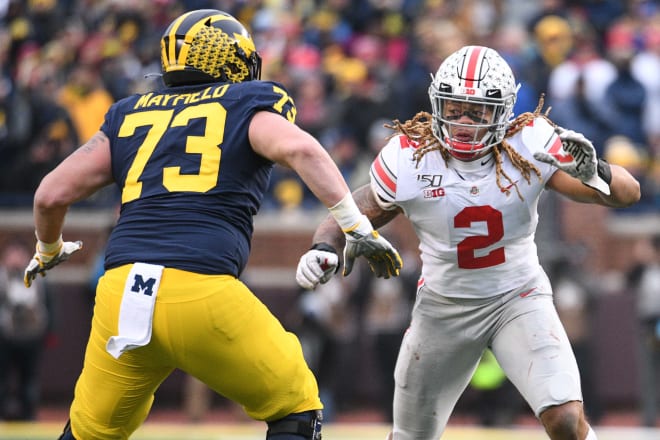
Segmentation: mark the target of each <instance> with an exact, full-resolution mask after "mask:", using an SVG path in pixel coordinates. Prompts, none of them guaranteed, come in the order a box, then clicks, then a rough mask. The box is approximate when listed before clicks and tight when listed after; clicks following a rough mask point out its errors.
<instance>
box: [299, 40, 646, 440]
mask: <svg viewBox="0 0 660 440" xmlns="http://www.w3.org/2000/svg"><path fill="white" fill-rule="evenodd" d="M517 90H518V86H517V85H516V82H515V79H514V76H513V73H512V71H511V69H510V67H509V66H508V65H507V63H506V62H505V61H504V60H503V59H502V58H501V57H500V55H499V54H498V53H497V52H496V51H495V50H493V49H490V48H486V47H481V46H467V47H463V48H461V49H460V50H458V51H456V52H455V53H453V54H452V55H450V56H449V57H447V59H446V60H445V61H444V62H443V63H442V64H441V65H440V67H439V69H438V71H437V73H436V74H435V75H434V76H433V79H432V83H431V86H430V88H429V97H430V99H431V104H432V111H433V113H432V114H428V113H426V112H422V113H419V114H417V115H416V116H415V117H414V118H413V119H411V120H409V121H406V122H405V123H400V122H399V121H394V124H393V125H392V126H391V127H390V128H393V129H394V130H395V133H394V134H393V136H392V137H391V138H390V139H389V142H388V143H387V144H386V145H385V147H384V148H383V149H382V151H381V152H380V154H378V156H377V157H376V159H375V160H374V161H373V164H372V166H371V171H370V177H371V183H370V185H365V186H364V187H362V188H359V189H357V190H356V191H354V198H355V200H356V201H357V203H358V206H359V207H360V209H361V210H362V211H363V212H364V213H365V214H366V215H367V216H368V217H369V219H370V220H371V222H372V223H373V224H374V226H375V227H381V226H383V225H384V224H386V223H387V222H389V221H391V220H392V219H393V218H394V217H396V216H397V215H399V214H403V215H405V216H406V217H408V219H409V220H410V222H411V223H412V225H413V227H414V229H415V231H416V233H417V236H418V238H419V241H420V245H419V250H420V254H421V260H422V271H421V277H420V280H419V283H418V286H419V287H418V292H417V299H416V303H415V306H414V309H413V312H412V320H411V323H410V327H409V329H408V331H407V332H406V335H405V337H404V340H403V342H402V345H401V348H400V352H399V357H398V361H397V365H396V368H395V371H394V377H395V381H396V390H395V396H394V402H393V412H394V414H393V415H394V423H393V430H392V433H391V434H390V436H389V438H390V439H393V440H413V439H414V440H437V439H438V438H440V436H441V435H442V433H443V431H444V429H445V427H446V425H447V421H448V419H449V417H450V414H451V412H452V411H453V408H454V406H455V404H456V402H457V400H458V399H459V397H460V396H461V394H462V393H463V391H464V390H465V388H466V386H467V385H468V383H469V381H470V378H471V377H472V374H473V373H474V371H475V368H476V367H477V364H478V362H479V359H480V358H481V355H482V354H483V352H484V350H485V349H486V348H490V349H491V350H492V351H493V353H494V354H495V356H496V357H497V360H498V362H499V364H500V365H501V367H502V368H503V370H504V371H505V372H506V374H507V376H508V378H509V379H510V380H511V381H512V382H513V383H514V384H515V386H516V387H517V388H518V390H519V391H520V393H521V394H522V396H523V397H524V398H525V400H526V401H527V402H528V404H529V405H530V407H531V408H532V410H533V411H534V414H535V415H536V416H537V417H538V418H539V419H540V421H541V423H542V424H543V426H544V427H545V430H546V432H547V434H548V435H549V437H550V438H551V439H553V440H560V439H561V440H569V439H571V440H575V439H579V440H585V439H587V440H594V439H596V434H595V433H594V431H593V430H592V429H591V427H590V426H589V424H588V422H587V421H586V419H585V415H584V410H583V405H582V392H581V388H580V377H579V372H578V367H577V364H576V361H575V357H574V356H573V352H572V350H571V347H570V344H569V341H568V338H567V337H566V333H565V331H564V329H563V327H562V324H561V322H560V321H559V318H558V316H557V312H556V310H555V308H554V305H553V298H552V291H551V287H550V282H549V281H548V277H547V276H546V274H545V273H544V271H543V269H542V267H541V265H540V264H539V259H538V256H537V249H536V245H535V242H534V234H535V230H536V226H537V223H538V214H537V204H538V201H539V196H540V195H541V193H542V192H543V191H544V190H546V189H550V190H554V191H558V192H559V193H561V194H563V195H565V196H567V197H568V198H570V199H572V200H575V201H578V202H584V203H596V204H600V205H604V206H609V207H626V206H629V205H631V204H633V203H635V202H637V201H638V200H639V197H640V188H639V183H638V182H637V181H636V180H635V178H633V177H632V176H631V175H630V174H629V173H628V172H627V171H626V170H625V169H624V168H622V167H619V166H615V165H609V164H607V163H606V162H604V161H603V160H601V159H598V158H597V157H596V153H595V150H594V147H593V145H592V144H591V142H590V141H589V140H588V139H586V138H585V137H584V136H583V135H581V134H580V133H576V132H574V131H571V130H566V129H563V128H561V127H557V126H555V125H554V124H552V122H551V121H550V120H549V119H548V117H547V115H545V114H541V108H542V106H543V100H542V99H541V101H540V103H539V106H538V107H537V109H536V110H535V111H534V112H533V113H531V112H530V113H523V114H521V115H519V116H517V117H516V118H515V119H514V118H513V115H512V108H513V105H514V102H515V100H516V94H517ZM343 235H344V234H343V233H342V232H341V230H340V229H339V228H338V227H337V225H336V223H335V221H334V220H333V219H332V218H328V219H326V220H325V221H324V222H323V223H322V224H321V225H320V226H319V227H318V229H317V230H316V233H315V234H314V238H313V241H314V247H313V248H312V249H311V250H310V251H308V252H307V253H306V254H305V255H303V256H302V258H301V260H300V262H299V264H298V270H297V275H296V279H297V281H298V283H299V284H300V285H301V286H302V287H304V288H308V289H312V288H314V287H315V286H316V285H317V284H318V283H324V282H326V281H327V280H328V279H329V278H330V277H331V276H332V275H333V274H334V273H335V271H336V269H337V267H338V266H339V257H338V256H337V254H336V252H334V251H333V249H339V248H340V247H341V246H342V245H343V242H342V239H343V238H342V237H343ZM344 257H346V256H344ZM345 260H346V261H345V263H344V275H347V274H348V273H350V271H351V269H352V260H351V259H350V256H349V258H345Z"/></svg>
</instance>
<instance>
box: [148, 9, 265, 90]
mask: <svg viewBox="0 0 660 440" xmlns="http://www.w3.org/2000/svg"><path fill="white" fill-rule="evenodd" d="M160 47H161V62H162V68H163V82H164V83H165V84H166V85H167V86H177V85H185V84H196V83H202V82H232V83H236V82H243V81H251V80H254V79H260V78H261V57H260V56H259V54H258V53H257V49H256V48H255V45H254V41H253V40H252V37H251V36H250V34H249V33H248V31H247V29H245V27H244V26H243V25H242V24H241V23H240V22H239V21H238V20H236V19H235V18H234V17H232V16H231V15H229V14H227V13H225V12H222V11H218V10H215V9H201V10H197V11H192V12H187V13H185V14H183V15H181V16H180V17H178V18H177V19H175V20H174V21H173V22H172V23H171V24H170V25H169V26H168V28H167V29H166V30H165V32H164V33H163V37H162V39H161V42H160Z"/></svg>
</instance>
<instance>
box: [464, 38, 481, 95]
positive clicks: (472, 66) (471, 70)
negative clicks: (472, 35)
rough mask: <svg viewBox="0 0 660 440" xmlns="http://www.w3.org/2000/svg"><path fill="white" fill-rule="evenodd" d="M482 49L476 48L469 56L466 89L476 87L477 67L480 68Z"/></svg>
mask: <svg viewBox="0 0 660 440" xmlns="http://www.w3.org/2000/svg"><path fill="white" fill-rule="evenodd" d="M482 50H483V48H482V47H474V48H473V49H471V50H470V54H469V55H468V57H469V59H468V65H467V72H466V73H465V87H474V80H475V79H476V76H477V67H478V66H479V63H478V61H479V59H480V58H481V52H482Z"/></svg>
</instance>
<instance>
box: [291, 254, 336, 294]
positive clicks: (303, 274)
mask: <svg viewBox="0 0 660 440" xmlns="http://www.w3.org/2000/svg"><path fill="white" fill-rule="evenodd" d="M338 270H339V255H337V251H336V250H335V248H334V247H332V246H330V245H329V244H326V243H317V244H315V245H314V246H312V248H311V249H310V250H308V251H307V252H306V253H305V255H303V256H302V257H300V261H299V262H298V269H297V270H296V282H297V283H298V285H299V286H300V287H302V288H304V289H309V290H312V289H314V288H315V287H316V286H317V285H318V284H319V283H321V284H325V283H327V282H328V280H330V278H332V276H333V275H334V274H335V273H337V271H338Z"/></svg>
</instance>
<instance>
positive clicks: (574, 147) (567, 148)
mask: <svg viewBox="0 0 660 440" xmlns="http://www.w3.org/2000/svg"><path fill="white" fill-rule="evenodd" d="M555 131H556V133H557V134H558V135H559V139H560V140H561V145H562V150H563V151H564V152H565V153H568V154H564V153H562V152H559V151H558V152H552V153H551V152H547V151H537V152H535V153H534V159H536V160H538V161H541V162H545V163H548V164H550V165H553V166H554V167H556V168H558V169H560V170H562V171H564V172H566V173H568V174H569V175H571V176H573V177H575V178H577V179H580V181H582V183H584V184H585V185H587V186H589V187H591V188H594V189H596V190H598V191H600V192H602V193H603V194H606V195H609V194H610V186H609V182H606V181H605V180H604V179H603V178H602V177H601V176H599V173H598V165H599V164H598V159H597V157H596V149H595V148H594V146H593V144H592V143H591V141H590V140H589V139H587V138H586V137H585V136H584V135H583V134H582V133H578V132H575V131H573V130H566V129H565V128H562V127H559V126H557V127H556V128H555Z"/></svg>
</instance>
